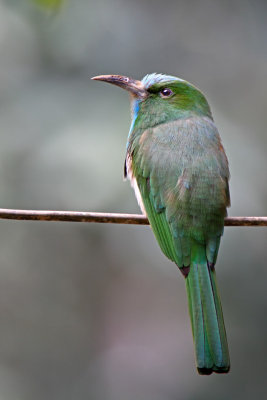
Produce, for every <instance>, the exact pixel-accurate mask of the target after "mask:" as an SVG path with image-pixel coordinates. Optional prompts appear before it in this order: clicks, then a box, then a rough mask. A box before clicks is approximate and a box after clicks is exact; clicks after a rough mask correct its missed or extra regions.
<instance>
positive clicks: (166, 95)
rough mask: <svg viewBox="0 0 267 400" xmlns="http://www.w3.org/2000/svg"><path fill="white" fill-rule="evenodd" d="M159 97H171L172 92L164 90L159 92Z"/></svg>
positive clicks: (167, 89)
mask: <svg viewBox="0 0 267 400" xmlns="http://www.w3.org/2000/svg"><path fill="white" fill-rule="evenodd" d="M160 95H161V97H164V98H166V97H171V96H172V95H173V91H172V90H171V89H169V88H165V89H162V90H161V91H160Z"/></svg>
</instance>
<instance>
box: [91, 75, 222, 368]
mask: <svg viewBox="0 0 267 400" xmlns="http://www.w3.org/2000/svg"><path fill="white" fill-rule="evenodd" d="M92 79H94V80H99V81H104V82H109V83H112V84H114V85H117V86H120V87H121V88H123V89H126V90H127V91H128V92H129V93H130V95H131V103H132V124H131V128H130V133H129V137H128V142H127V154H126V160H125V169H124V172H125V177H128V178H129V179H130V181H131V184H132V186H133V188H134V190H135V194H136V197H137V200H138V203H139V205H140V207H141V209H142V211H143V213H144V214H146V215H147V217H148V220H149V223H150V225H151V228H152V230H153V232H154V234H155V237H156V239H157V241H158V244H159V246H160V248H161V250H162V251H163V253H164V254H165V255H166V256H167V257H168V258H169V259H170V260H171V261H174V262H175V263H176V264H177V266H178V267H179V269H180V271H181V272H182V274H183V276H184V277H185V281H186V291H187V297H188V305H189V313H190V319H191V325H192V332H193V340H194V346H195V357H196V365H197V369H198V372H199V373H200V374H202V375H209V374H211V373H212V372H217V373H226V372H228V371H229V369H230V360H229V352H228V345H227V338H226V332H225V327H224V320H223V313H222V307H221V302H220V296H219V292H218V286H217V281H216V274H215V268H214V267H215V263H216V258H217V254H218V249H219V245H220V239H221V236H222V234H223V229H224V218H225V216H226V215H227V211H226V208H227V207H228V206H230V195H229V186H228V180H229V169H228V160H227V157H226V155H225V151H224V148H223V146H222V143H221V139H220V136H219V133H218V131H217V129H216V126H215V124H214V121H213V118H212V115H211V111H210V107H209V105H208V102H207V100H206V98H205V97H204V95H203V94H202V93H201V91H200V90H199V89H197V88H196V87H195V86H193V85H192V84H190V83H189V82H186V81H184V80H183V79H179V78H176V77H174V76H168V75H162V74H156V73H154V74H149V75H146V76H145V77H144V78H143V79H142V80H141V81H139V80H135V79H131V78H128V77H126V76H121V75H100V76H96V77H94V78H92Z"/></svg>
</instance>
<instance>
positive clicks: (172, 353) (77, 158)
mask: <svg viewBox="0 0 267 400" xmlns="http://www.w3.org/2000/svg"><path fill="white" fill-rule="evenodd" d="M47 2H48V3H51V4H52V3H53V0H50V1H46V0H40V3H43V4H42V5H41V6H40V5H38V4H37V3H38V0H32V1H31V0H6V1H4V0H0V135H1V146H0V166H1V168H0V187H1V195H0V198H1V207H3V208H21V209H23V208H24V209H52V210H84V211H110V212H129V213H131V212H133V213H136V212H139V210H138V207H137V204H136V200H135V198H134V194H133V192H132V190H131V188H130V185H129V183H123V181H122V173H123V162H124V155H125V143H126V137H127V134H128V129H129V124H130V110H129V104H128V101H127V94H126V93H124V92H123V91H122V90H119V89H117V88H115V87H112V86H109V85H105V84H102V83H98V82H93V81H91V80H90V79H89V77H91V76H94V75H97V74H105V73H118V74H124V75H130V76H132V77H135V78H141V77H142V76H143V75H145V74H146V73H149V72H163V73H168V74H173V75H177V76H179V77H182V78H184V79H186V80H189V81H191V82H192V83H194V84H196V85H197V86H198V87H200V88H201V89H202V90H203V91H204V93H205V94H206V96H207V98H208V100H209V102H210V104H211V107H212V110H213V115H214V118H215V121H216V123H217V125H218V128H219V131H220V133H221V136H222V139H223V143H224V146H225V148H226V151H227V155H228V158H229V162H230V168H231V174H232V178H231V185H230V188H231V197H232V207H231V209H230V215H233V216H237V215H247V216H248V215H254V216H257V215H266V212H267V190H266V169H267V160H266V146H267V134H266V124H267V3H266V1H265V0H262V1H259V0H256V1H255V0H231V1H230V0H229V1H227V0H222V1H216V0H215V1H214V0H203V1H197V0H182V1H177V0H165V1H164V2H162V1H157V0H156V1H149V0H98V1H93V0H66V1H65V2H64V1H63V2H62V5H61V7H59V8H57V9H51V8H50V9H47V8H46V7H45V3H47ZM54 2H55V3H58V5H59V6H60V3H61V2H60V1H59V0H57V1H56V0H55V1H54ZM51 4H50V5H51ZM266 240H267V229H266V228H226V230H225V235H224V238H223V241H222V245H221V249H220V255H219V260H218V265H217V274H218V280H219V285H220V291H221V295H222V301H223V309H224V314H225V321H226V327H227V332H228V340H229V346H230V351H231V361H232V370H231V372H230V373H229V374H228V375H226V376H218V375H214V376H209V377H203V376H198V375H197V373H196V370H195V366H194V354H193V344H192V337H191V328H190V322H189V317H188V313H187V301H186V294H185V288H184V281H183V278H182V276H181V274H179V272H178V271H177V267H176V266H175V265H174V264H172V263H171V262H169V261H168V260H167V259H166V258H165V257H164V256H163V255H162V254H161V252H160V250H159V248H158V246H157V244H156V242H155V239H154V237H153V235H152V233H151V231H150V228H149V227H141V226H139V227H138V226H117V225H107V224H106V225H96V224H95V225H94V224H75V223H55V222H54V223H52V222H50V223H48V222H22V221H17V222H16V221H4V220H2V221H1V222H0V399H1V400H2V399H3V400H14V399H19V400H24V399H25V400H36V399H38V400H47V399H49V400H53V399H56V400H63V399H64V400H71V399H79V400H85V399H90V400H98V399H101V400H120V399H122V400H139V399H140V400H150V399H151V400H152V399H153V400H163V399H164V400H179V399H183V400H191V399H198V400H201V399H205V400H209V399H214V398H216V399H217V400H223V399H226V398H227V399H238V398H242V399H243V400H245V399H251V398H265V396H267V388H266V377H267V375H266V371H267V261H266Z"/></svg>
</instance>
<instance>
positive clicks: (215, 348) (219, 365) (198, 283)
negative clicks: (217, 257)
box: [186, 245, 230, 375]
mask: <svg viewBox="0 0 267 400" xmlns="http://www.w3.org/2000/svg"><path fill="white" fill-rule="evenodd" d="M186 289H187V295H188V304H189V312H190V318H191V325H192V331H193V339H194V344H195V353H196V363H197V368H198V372H199V373H200V374H204V375H209V374H211V373H212V372H217V373H226V372H228V371H229V368H230V360H229V352H228V345H227V339H226V333H225V327H224V321H223V314H222V308H221V303H220V297H219V293H218V288H217V283H216V275H215V270H214V268H212V267H210V265H209V264H208V262H207V259H206V254H205V247H204V246H201V245H195V246H194V249H193V252H192V262H191V265H190V270H189V274H188V276H187V278H186Z"/></svg>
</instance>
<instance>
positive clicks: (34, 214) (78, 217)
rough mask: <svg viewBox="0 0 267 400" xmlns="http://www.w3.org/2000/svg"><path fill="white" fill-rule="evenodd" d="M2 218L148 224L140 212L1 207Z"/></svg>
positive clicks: (251, 222)
mask: <svg viewBox="0 0 267 400" xmlns="http://www.w3.org/2000/svg"><path fill="white" fill-rule="evenodd" d="M0 219H14V220H24V221H67V222H98V223H105V224H108V223H109V224H132V225H148V224H149V222H148V219H147V218H146V217H145V216H144V215H139V214H111V213H99V212H77V211H36V210H11V209H5V208H0ZM224 225H225V226H267V217H228V218H225V223H224Z"/></svg>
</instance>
